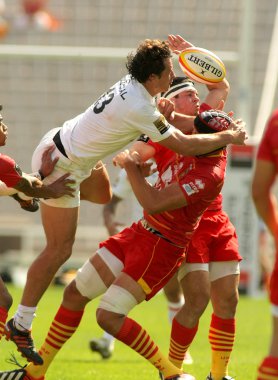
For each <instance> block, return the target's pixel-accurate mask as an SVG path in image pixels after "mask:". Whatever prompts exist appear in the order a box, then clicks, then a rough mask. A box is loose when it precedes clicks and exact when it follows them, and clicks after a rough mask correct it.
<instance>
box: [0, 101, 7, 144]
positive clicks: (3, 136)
mask: <svg viewBox="0 0 278 380" xmlns="http://www.w3.org/2000/svg"><path fill="white" fill-rule="evenodd" d="M0 111H2V105H1V104H0ZM7 137H8V127H7V126H6V125H5V124H4V123H3V117H2V115H1V114H0V146H3V145H6V141H7Z"/></svg>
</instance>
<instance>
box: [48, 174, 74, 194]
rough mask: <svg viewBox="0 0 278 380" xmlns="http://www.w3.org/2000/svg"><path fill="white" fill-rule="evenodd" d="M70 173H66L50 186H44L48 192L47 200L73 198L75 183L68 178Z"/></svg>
mask: <svg viewBox="0 0 278 380" xmlns="http://www.w3.org/2000/svg"><path fill="white" fill-rule="evenodd" d="M69 176H70V173H66V174H64V175H63V176H61V177H60V178H58V179H57V180H56V181H54V182H52V183H51V184H50V185H47V186H45V187H46V188H47V191H48V192H49V195H48V198H60V197H62V196H64V195H69V196H70V197H74V195H73V193H74V191H75V188H74V187H73V185H74V184H75V181H74V180H73V179H70V178H69Z"/></svg>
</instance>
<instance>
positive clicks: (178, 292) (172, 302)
mask: <svg viewBox="0 0 278 380" xmlns="http://www.w3.org/2000/svg"><path fill="white" fill-rule="evenodd" d="M163 291H164V294H165V296H166V299H167V303H168V319H169V322H170V324H171V325H172V322H173V319H174V316H175V315H176V314H177V312H178V311H179V310H180V309H181V308H182V306H183V305H184V296H183V292H182V288H181V286H180V282H179V280H178V274H177V273H176V274H175V275H174V276H173V277H172V278H171V280H170V281H169V282H168V283H167V284H166V285H165V286H164V288H163ZM192 363H193V359H192V356H191V354H190V352H189V350H187V351H186V353H185V356H184V359H183V364H192Z"/></svg>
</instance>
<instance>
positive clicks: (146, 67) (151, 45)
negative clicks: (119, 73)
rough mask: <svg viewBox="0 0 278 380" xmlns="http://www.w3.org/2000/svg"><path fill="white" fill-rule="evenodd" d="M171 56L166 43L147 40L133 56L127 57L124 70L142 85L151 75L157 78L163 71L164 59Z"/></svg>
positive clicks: (131, 54)
mask: <svg viewBox="0 0 278 380" xmlns="http://www.w3.org/2000/svg"><path fill="white" fill-rule="evenodd" d="M171 56H172V55H171V50H170V48H169V46H168V43H167V42H166V41H160V40H149V39H147V40H145V41H143V42H142V43H141V44H140V45H139V46H138V48H137V50H136V52H135V54H134V53H130V54H129V55H128V56H127V63H126V68H127V70H128V73H129V74H130V75H131V76H132V77H133V78H134V79H136V80H137V81H138V82H140V83H144V82H146V81H147V79H148V78H149V76H150V75H151V74H155V75H158V76H159V75H160V74H161V73H162V71H163V70H164V69H165V59H167V58H171Z"/></svg>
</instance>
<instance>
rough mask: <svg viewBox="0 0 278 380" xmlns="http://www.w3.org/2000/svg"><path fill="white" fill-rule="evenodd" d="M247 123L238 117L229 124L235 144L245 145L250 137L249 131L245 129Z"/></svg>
mask: <svg viewBox="0 0 278 380" xmlns="http://www.w3.org/2000/svg"><path fill="white" fill-rule="evenodd" d="M245 127H246V123H245V121H243V120H242V119H236V120H234V121H233V123H231V124H230V125H229V128H228V129H229V130H231V131H232V132H233V139H234V140H233V142H232V143H233V144H236V145H244V144H245V141H246V140H247V139H248V135H247V131H246V129H245Z"/></svg>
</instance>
